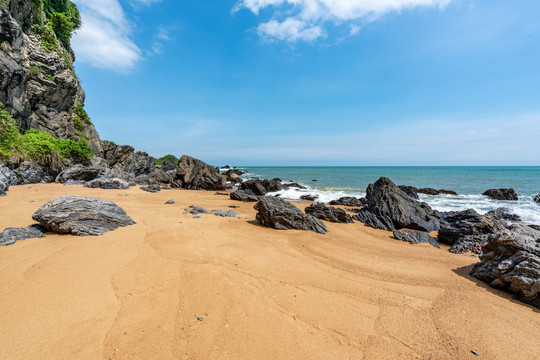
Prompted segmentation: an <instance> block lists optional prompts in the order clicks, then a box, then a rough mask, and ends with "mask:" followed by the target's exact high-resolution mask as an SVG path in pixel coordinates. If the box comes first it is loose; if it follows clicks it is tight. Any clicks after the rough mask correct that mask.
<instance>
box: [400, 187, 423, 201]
mask: <svg viewBox="0 0 540 360" xmlns="http://www.w3.org/2000/svg"><path fill="white" fill-rule="evenodd" d="M398 188H400V189H401V191H403V192H404V193H405V194H407V195H408V196H409V197H410V198H411V199H414V200H418V199H419V197H418V189H417V188H416V187H414V186H409V185H399V186H398Z"/></svg>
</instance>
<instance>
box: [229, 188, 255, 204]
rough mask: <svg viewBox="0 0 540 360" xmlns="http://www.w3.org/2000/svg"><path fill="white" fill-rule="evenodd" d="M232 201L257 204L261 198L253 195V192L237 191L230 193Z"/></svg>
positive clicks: (247, 190)
mask: <svg viewBox="0 0 540 360" xmlns="http://www.w3.org/2000/svg"><path fill="white" fill-rule="evenodd" d="M229 196H230V198H231V200H237V201H244V202H257V201H259V198H258V197H257V196H256V195H255V194H254V193H253V191H252V190H250V189H246V190H236V191H235V192H232V193H230V195H229Z"/></svg>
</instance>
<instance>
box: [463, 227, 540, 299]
mask: <svg viewBox="0 0 540 360" xmlns="http://www.w3.org/2000/svg"><path fill="white" fill-rule="evenodd" d="M482 250H483V252H484V254H483V255H482V256H481V257H480V262H479V263H477V264H476V265H474V267H473V269H472V271H471V275H472V276H474V277H476V278H478V279H480V280H482V281H485V282H487V283H488V284H489V285H491V286H492V287H495V288H498V289H503V290H507V291H510V292H511V293H513V294H516V297H517V298H518V299H519V300H521V301H523V302H526V303H529V304H531V305H533V306H535V307H537V308H539V309H540V231H538V230H535V229H532V228H530V227H528V226H524V225H518V224H514V225H512V226H511V227H509V228H508V229H506V230H502V231H500V232H498V233H496V234H491V235H490V236H489V238H488V241H487V243H486V244H485V246H484V247H483V249H482Z"/></svg>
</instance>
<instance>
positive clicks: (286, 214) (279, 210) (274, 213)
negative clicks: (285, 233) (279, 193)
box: [254, 196, 328, 234]
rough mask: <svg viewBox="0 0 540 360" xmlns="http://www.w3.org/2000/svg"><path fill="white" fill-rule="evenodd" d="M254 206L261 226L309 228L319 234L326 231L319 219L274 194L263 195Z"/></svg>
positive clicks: (279, 228) (284, 228)
mask: <svg viewBox="0 0 540 360" xmlns="http://www.w3.org/2000/svg"><path fill="white" fill-rule="evenodd" d="M254 208H255V210H257V215H256V219H257V221H258V222H259V224H261V225H263V226H268V227H272V228H274V229H278V230H289V229H296V230H309V231H314V232H316V233H319V234H325V233H327V232H328V230H327V229H326V226H325V225H324V223H323V222H322V221H321V220H319V219H317V218H316V217H314V216H311V215H307V214H304V213H303V212H302V210H300V209H298V208H297V207H296V206H294V205H293V204H291V203H290V202H288V201H285V200H283V199H280V198H277V197H274V196H263V197H262V198H261V199H260V200H259V202H258V203H257V204H255V206H254Z"/></svg>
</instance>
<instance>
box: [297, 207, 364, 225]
mask: <svg viewBox="0 0 540 360" xmlns="http://www.w3.org/2000/svg"><path fill="white" fill-rule="evenodd" d="M305 211H306V214H309V215H312V216H315V217H316V218H317V219H321V220H326V221H330V222H336V223H352V222H353V220H352V218H351V216H350V215H349V214H347V213H346V212H345V210H343V209H340V208H335V207H332V206H326V205H324V204H321V203H316V204H311V205H309V206H308V207H306V209H305Z"/></svg>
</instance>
